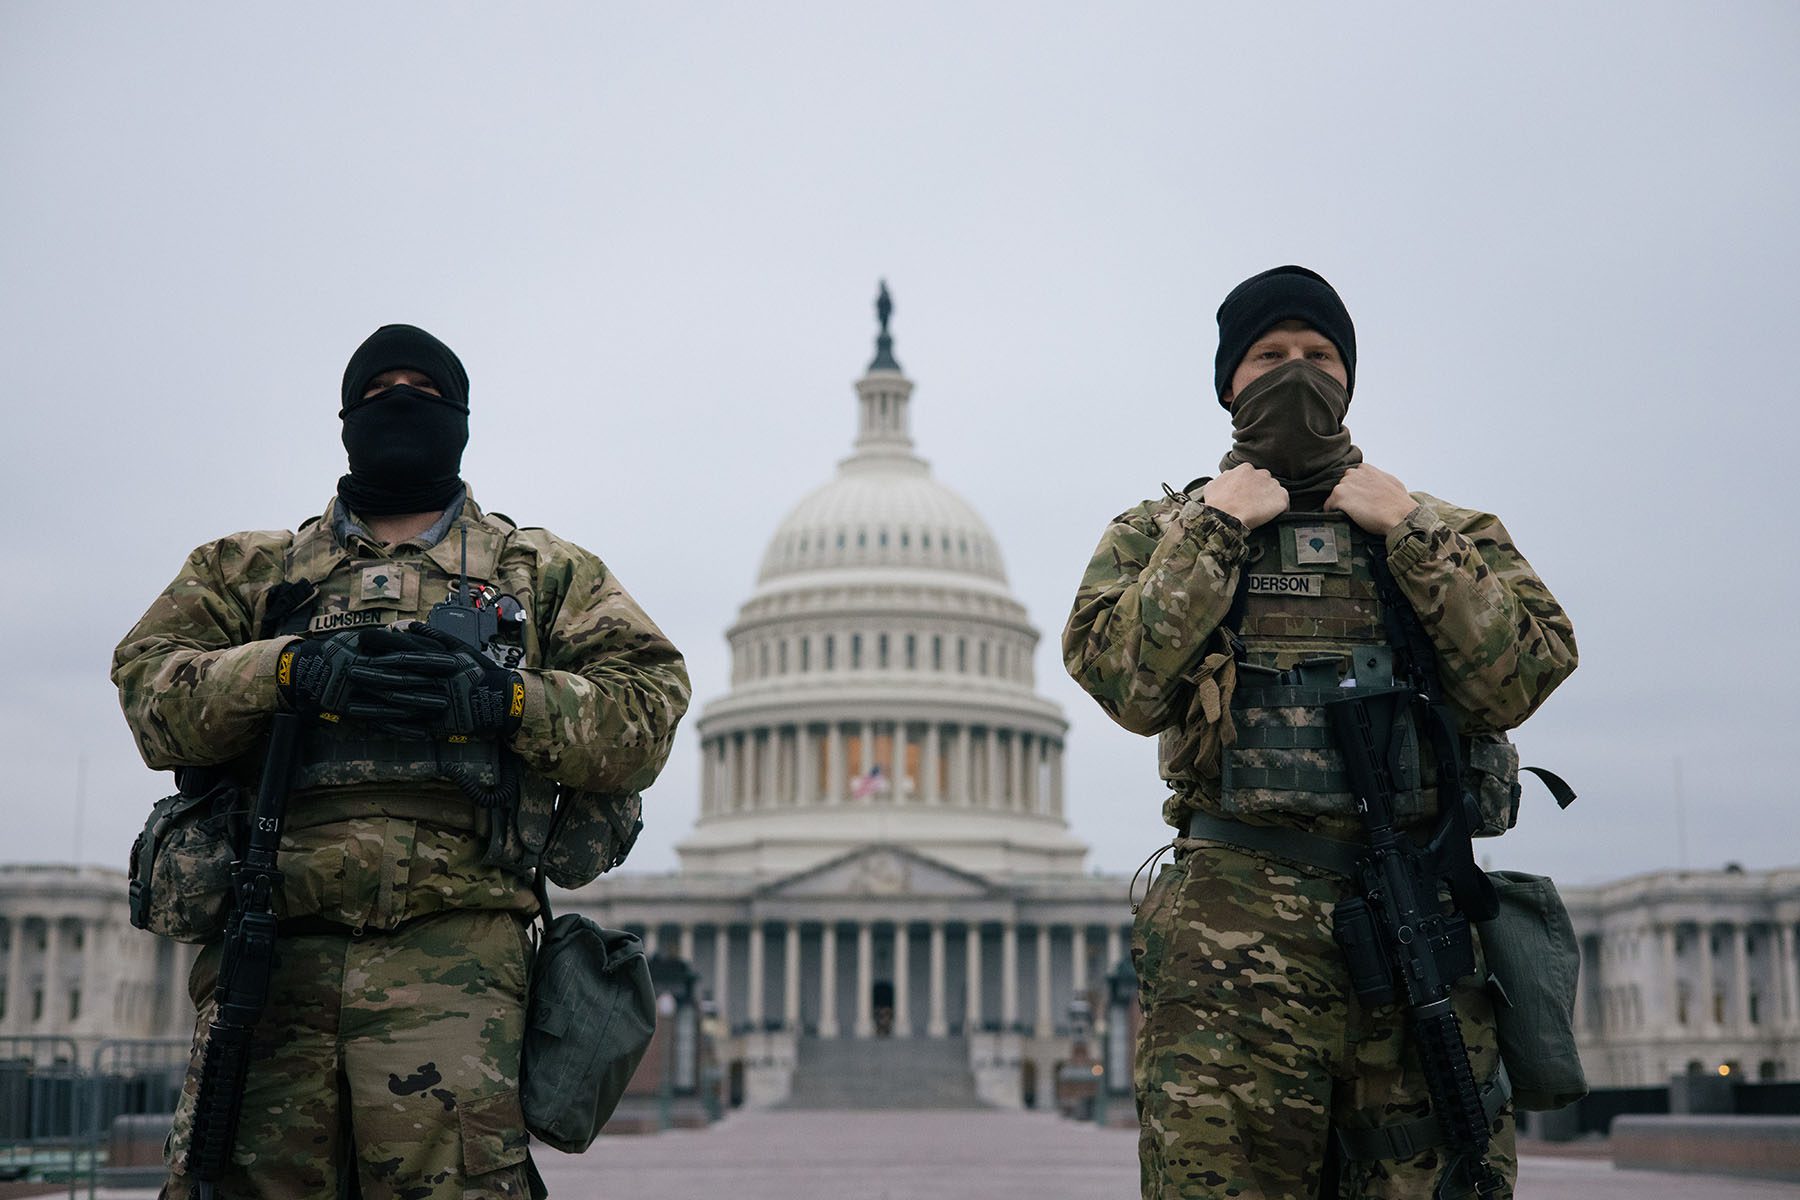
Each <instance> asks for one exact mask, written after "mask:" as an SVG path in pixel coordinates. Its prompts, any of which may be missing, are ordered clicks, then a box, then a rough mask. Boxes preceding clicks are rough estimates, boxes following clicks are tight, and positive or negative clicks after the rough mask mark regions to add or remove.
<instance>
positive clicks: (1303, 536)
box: [1294, 525, 1338, 566]
mask: <svg viewBox="0 0 1800 1200" xmlns="http://www.w3.org/2000/svg"><path fill="white" fill-rule="evenodd" d="M1337 560H1338V548H1337V531H1336V530H1335V529H1333V528H1332V527H1331V526H1329V525H1296V526H1295V527H1294V563H1295V565H1296V566H1305V565H1308V564H1318V563H1335V562H1336V561H1337Z"/></svg>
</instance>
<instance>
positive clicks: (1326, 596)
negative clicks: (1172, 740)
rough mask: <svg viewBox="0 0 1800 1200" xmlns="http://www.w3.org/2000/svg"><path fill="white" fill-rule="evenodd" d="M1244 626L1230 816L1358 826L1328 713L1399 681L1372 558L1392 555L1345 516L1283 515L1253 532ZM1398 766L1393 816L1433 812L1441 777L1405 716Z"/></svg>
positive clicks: (1224, 769) (1228, 767)
mask: <svg viewBox="0 0 1800 1200" xmlns="http://www.w3.org/2000/svg"><path fill="white" fill-rule="evenodd" d="M1247 541H1248V553H1247V555H1246V558H1245V560H1244V564H1243V566H1242V568H1241V570H1242V572H1243V578H1242V580H1241V581H1240V585H1239V586H1240V600H1239V602H1238V603H1237V604H1236V605H1235V606H1234V608H1233V612H1232V615H1231V616H1230V617H1228V618H1227V622H1228V623H1229V622H1232V621H1235V622H1236V626H1235V630H1234V632H1235V635H1236V637H1237V639H1238V642H1239V643H1240V644H1241V649H1238V651H1237V654H1238V663H1237V686H1236V687H1235V689H1234V690H1233V692H1232V696H1231V700H1230V704H1231V719H1232V722H1233V724H1234V726H1235V727H1236V731H1237V737H1236V740H1235V742H1234V743H1233V744H1232V745H1230V746H1227V747H1225V748H1224V749H1223V752H1222V753H1221V755H1220V761H1219V807H1220V810H1221V811H1222V812H1225V813H1227V814H1231V815H1250V814H1260V813H1288V814H1298V815H1327V814H1329V815H1336V816H1350V815H1353V814H1354V812H1355V798H1354V797H1353V796H1352V794H1351V791H1350V785H1349V780H1348V779H1347V777H1346V776H1345V773H1344V764H1343V756H1342V755H1341V754H1340V753H1339V752H1338V749H1337V743H1336V741H1335V739H1334V738H1333V736H1332V732H1331V729H1330V727H1329V726H1328V725H1327V723H1326V718H1325V712H1324V709H1323V708H1322V707H1321V705H1322V704H1323V703H1324V701H1326V700H1329V699H1331V698H1332V697H1333V696H1334V695H1338V694H1341V693H1340V691H1339V689H1341V688H1345V687H1355V686H1363V687H1387V686H1390V685H1391V684H1392V683H1393V682H1394V651H1393V648H1392V647H1391V646H1390V645H1389V644H1388V632H1387V625H1386V624H1385V623H1384V621H1383V619H1382V602H1381V597H1380V594H1379V592H1378V591H1377V589H1376V586H1375V576H1374V571H1373V568H1372V566H1371V562H1370V556H1371V555H1372V554H1375V553H1383V552H1384V550H1385V548H1384V547H1382V546H1380V545H1379V544H1378V543H1372V542H1371V540H1370V539H1369V538H1368V537H1367V536H1366V535H1364V534H1362V533H1361V531H1359V530H1358V529H1357V528H1356V527H1355V526H1354V525H1352V524H1351V522H1350V521H1349V520H1348V519H1347V518H1346V517H1344V516H1343V515H1342V514H1340V513H1285V514H1283V515H1282V516H1279V517H1277V518H1275V519H1274V520H1272V521H1270V522H1268V523H1267V524H1265V525H1262V526H1259V527H1258V528H1256V529H1254V530H1252V531H1251V532H1250V535H1249V537H1248V539H1247ZM1398 736H1399V737H1400V739H1401V742H1400V749H1399V753H1398V756H1397V760H1396V761H1395V762H1394V763H1393V764H1392V765H1393V767H1394V783H1395V787H1396V795H1395V797H1394V811H1395V816H1396V818H1397V819H1399V820H1400V821H1401V822H1403V823H1410V822H1411V821H1415V820H1417V819H1419V818H1421V817H1424V816H1425V815H1427V814H1429V813H1431V812H1434V811H1435V807H1436V806H1435V787H1434V786H1433V785H1434V783H1435V768H1434V766H1433V763H1432V761H1431V754H1430V748H1429V746H1426V745H1422V744H1421V739H1420V736H1419V729H1418V727H1417V721H1416V719H1415V717H1414V715H1413V714H1412V713H1410V712H1408V713H1407V714H1406V715H1405V717H1404V718H1403V725H1402V727H1401V729H1400V730H1399V731H1398Z"/></svg>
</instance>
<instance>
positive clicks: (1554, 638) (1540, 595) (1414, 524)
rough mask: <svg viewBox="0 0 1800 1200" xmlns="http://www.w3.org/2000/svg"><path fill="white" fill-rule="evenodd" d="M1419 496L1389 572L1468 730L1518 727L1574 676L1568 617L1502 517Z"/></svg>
mask: <svg viewBox="0 0 1800 1200" xmlns="http://www.w3.org/2000/svg"><path fill="white" fill-rule="evenodd" d="M1416 498H1417V499H1418V500H1419V501H1420V504H1419V507H1417V508H1415V509H1414V510H1413V511H1412V513H1411V514H1410V515H1409V516H1408V517H1407V518H1406V520H1405V521H1403V522H1401V523H1400V524H1399V525H1398V526H1397V527H1395V528H1394V530H1393V531H1392V532H1390V533H1389V534H1388V565H1389V566H1390V567H1391V568H1392V570H1393V572H1394V578H1395V580H1396V581H1397V582H1398V583H1399V585H1400V589H1401V591H1403V592H1405V593H1406V596H1407V598H1408V599H1409V600H1411V601H1412V603H1413V607H1414V609H1416V610H1417V612H1418V613H1419V618H1420V620H1421V622H1422V623H1423V624H1424V626H1425V630H1426V632H1427V634H1429V636H1430V638H1431V641H1432V644H1433V645H1434V646H1435V647H1436V648H1437V652H1438V669H1439V672H1440V674H1441V676H1442V679H1443V684H1444V691H1445V692H1446V694H1447V695H1448V696H1449V698H1450V699H1451V700H1452V701H1453V702H1455V704H1456V705H1457V707H1459V708H1460V709H1462V710H1463V712H1464V714H1465V716H1466V717H1467V719H1468V724H1469V726H1470V727H1471V728H1474V729H1488V730H1506V729H1513V728H1516V727H1517V726H1518V725H1520V724H1521V723H1523V722H1524V720H1525V718H1526V717H1529V716H1530V715H1531V714H1532V713H1533V712H1536V711H1537V708H1538V706H1539V705H1540V704H1542V703H1543V702H1544V700H1545V698H1546V697H1548V696H1549V695H1550V693H1551V692H1552V691H1554V690H1555V689H1556V686H1557V685H1558V684H1560V683H1561V682H1562V681H1563V680H1564V679H1567V678H1568V677H1569V674H1570V672H1572V671H1574V670H1575V631H1574V628H1573V627H1572V626H1571V625H1570V623H1569V617H1568V614H1567V613H1565V612H1563V610H1562V606H1561V605H1560V604H1558V603H1557V602H1556V597H1554V596H1552V595H1551V594H1550V589H1549V588H1547V587H1545V586H1544V581H1543V580H1541V579H1539V578H1538V577H1537V573H1536V572H1535V571H1533V570H1532V569H1531V564H1530V563H1528V562H1526V561H1525V556H1524V555H1522V554H1520V553H1519V551H1518V549H1517V548H1516V547H1515V546H1514V545H1513V543H1512V536H1511V535H1510V534H1508V533H1507V532H1506V527H1505V526H1504V525H1502V524H1500V521H1499V518H1497V517H1493V516H1490V515H1489V514H1487V513H1483V512H1475V511H1473V510H1471V509H1466V508H1456V507H1454V506H1452V505H1448V504H1445V503H1443V502H1442V501H1440V500H1437V499H1435V498H1433V497H1431V496H1427V495H1425V494H1423V493H1417V494H1416Z"/></svg>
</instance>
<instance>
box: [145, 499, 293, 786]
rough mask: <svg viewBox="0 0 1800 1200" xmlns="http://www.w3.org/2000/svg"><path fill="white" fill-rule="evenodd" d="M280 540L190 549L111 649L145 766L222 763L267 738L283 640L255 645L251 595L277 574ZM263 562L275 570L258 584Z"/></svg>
mask: <svg viewBox="0 0 1800 1200" xmlns="http://www.w3.org/2000/svg"><path fill="white" fill-rule="evenodd" d="M282 536H285V535H272V534H236V535H233V536H231V537H227V538H221V539H220V540H218V541H217V542H212V543H209V544H207V545H205V546H202V547H200V548H199V549H198V550H195V551H194V552H193V553H192V554H190V555H188V560H187V563H186V564H185V565H184V566H183V567H182V568H181V574H180V575H178V576H177V577H176V579H175V582H174V583H171V584H170V585H169V586H168V587H167V588H166V589H165V590H164V591H163V594H162V595H161V596H158V597H157V598H156V601H155V602H154V603H153V604H151V605H150V608H149V610H148V611H146V612H145V613H144V615H143V617H142V618H140V619H139V621H138V623H137V624H136V625H135V626H133V627H132V630H131V632H130V633H128V634H126V635H125V640H124V641H122V642H120V643H119V645H118V647H117V648H116V649H115V650H114V651H113V667H112V681H113V684H114V685H115V686H116V687H118V689H119V704H120V706H121V707H123V708H124V710H125V723H126V724H127V725H129V726H130V727H131V732H132V735H133V736H134V737H135V738H136V739H137V744H138V752H139V753H140V754H142V755H143V756H144V762H145V763H146V764H148V765H149V766H150V768H151V769H152V770H158V771H160V770H167V769H169V768H172V767H177V766H183V765H190V766H210V765H212V764H215V763H222V762H227V761H229V760H230V759H233V758H235V757H237V756H238V755H240V754H242V753H244V752H245V751H247V750H250V749H251V748H252V747H253V746H254V745H255V744H256V742H257V740H258V739H259V738H260V737H261V736H262V735H263V734H264V733H266V732H267V730H268V721H269V717H270V715H271V714H272V713H273V712H274V710H275V658H276V652H277V651H279V650H280V649H281V647H282V646H283V645H284V644H286V643H287V642H288V641H289V640H290V639H288V638H271V639H269V640H266V641H257V640H255V633H256V631H255V627H254V624H253V621H254V615H253V611H252V610H253V607H254V605H253V602H252V601H251V600H250V599H249V592H250V590H251V589H252V588H253V586H254V585H255V584H256V583H258V582H273V580H274V579H278V578H279V565H280V553H279V546H278V545H277V539H279V538H280V537H282ZM271 559H272V561H273V563H274V568H275V571H276V574H275V575H273V576H272V577H271V578H270V579H268V580H262V579H261V576H262V575H264V574H265V573H266V570H265V568H266V567H268V565H269V564H270V562H271Z"/></svg>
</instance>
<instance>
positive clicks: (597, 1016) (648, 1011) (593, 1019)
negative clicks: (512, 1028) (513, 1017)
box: [519, 875, 656, 1154]
mask: <svg viewBox="0 0 1800 1200" xmlns="http://www.w3.org/2000/svg"><path fill="white" fill-rule="evenodd" d="M537 895H538V904H539V906H540V907H539V912H540V915H541V917H542V919H543V922H544V927H543V932H542V934H541V935H540V937H539V940H538V949H537V955H536V959H535V961H534V962H533V963H532V968H531V993H530V999H529V1000H528V1002H527V1005H526V1013H525V1046H524V1053H523V1056H522V1060H521V1062H520V1067H519V1095H520V1100H521V1102H522V1104H523V1106H524V1109H525V1128H526V1129H528V1130H530V1131H531V1135H532V1136H533V1137H535V1138H537V1139H538V1140H539V1141H541V1142H543V1143H544V1144H545V1145H547V1146H551V1147H553V1148H555V1149H557V1150H561V1151H563V1152H564V1153H567V1154H580V1153H581V1152H582V1151H584V1150H586V1149H587V1148H588V1147H589V1146H590V1145H592V1144H593V1141H594V1138H595V1137H597V1136H598V1135H599V1133H600V1130H601V1127H602V1126H604V1125H605V1124H606V1121H607V1118H608V1117H610V1116H612V1114H613V1110H614V1109H615V1108H617V1107H618V1104H619V1098H620V1097H621V1096H623V1095H624V1094H625V1088H626V1086H627V1085H628V1084H630V1082H631V1076H632V1074H633V1073H634V1072H635V1071H636V1070H637V1067H638V1063H639V1062H641V1061H643V1057H644V1052H645V1050H647V1049H648V1048H649V1046H650V1037H651V1035H652V1034H653V1033H654V1032H655V1031H656V992H655V990H654V989H653V988H652V987H651V984H650V964H649V962H648V961H647V960H646V959H645V957H644V944H643V942H641V941H639V940H638V937H637V935H636V934H634V933H628V932H626V931H624V930H622V929H603V928H601V927H600V925H598V924H597V923H595V922H594V921H592V920H589V919H588V918H587V917H584V916H581V915H580V914H578V913H564V914H563V915H562V916H560V917H556V918H555V919H552V918H551V915H550V903H549V900H548V898H547V897H546V896H545V894H544V880H543V876H542V875H540V876H538V879H537Z"/></svg>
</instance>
